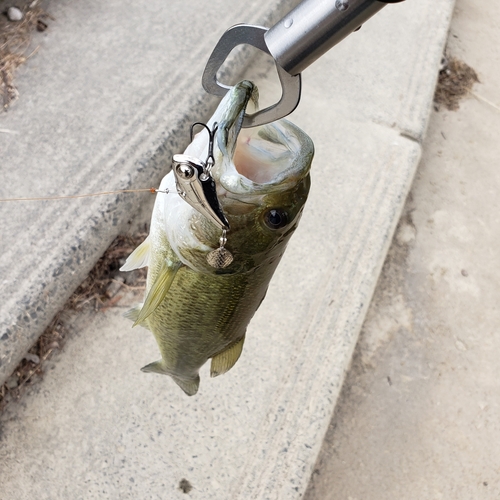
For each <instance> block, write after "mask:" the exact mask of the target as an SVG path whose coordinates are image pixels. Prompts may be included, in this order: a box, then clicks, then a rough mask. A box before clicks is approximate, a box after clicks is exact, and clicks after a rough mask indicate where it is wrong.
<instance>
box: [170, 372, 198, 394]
mask: <svg viewBox="0 0 500 500" xmlns="http://www.w3.org/2000/svg"><path fill="white" fill-rule="evenodd" d="M171 377H172V378H173V379H174V382H175V383H176V384H177V385H178V386H179V387H180V388H181V389H182V390H183V391H184V392H185V393H186V394H187V395H188V396H194V395H195V394H196V393H197V392H198V387H199V386H200V376H199V375H196V377H194V378H188V379H185V378H179V377H174V376H173V375H171Z"/></svg>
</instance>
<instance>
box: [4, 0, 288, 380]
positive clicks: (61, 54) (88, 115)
mask: <svg viewBox="0 0 500 500" xmlns="http://www.w3.org/2000/svg"><path fill="white" fill-rule="evenodd" d="M291 4H293V1H285V0H276V1H273V2H265V3H263V2H252V3H251V4H244V3H241V2H237V3H236V4H235V3H234V2H229V1H228V0H215V1H212V2H210V9H207V8H206V6H207V3H206V2H204V1H202V0H196V1H191V2H189V3H188V4H186V2H184V1H181V0H169V2H168V6H167V5H166V4H165V2H164V1H162V0H153V1H148V2H137V1H131V0H127V1H123V0H119V1H117V0H114V1H110V2H105V3H104V2H100V1H95V0H93V1H86V2H83V3H82V2H72V1H69V0H66V1H60V2H55V3H49V7H48V12H49V14H50V15H51V16H52V17H53V19H54V20H51V21H50V23H49V24H50V26H49V29H47V31H45V32H44V33H43V34H38V35H37V36H36V38H35V40H34V44H38V45H40V49H39V50H38V52H37V54H36V56H35V57H32V58H30V59H29V60H28V61H27V63H26V64H25V65H23V66H22V67H21V68H20V69H19V72H18V76H17V77H16V85H17V87H18V89H19V92H20V99H19V100H18V101H17V102H16V103H15V104H14V105H13V106H12V107H11V108H10V109H9V111H8V112H7V113H2V114H1V115H0V129H2V132H0V151H1V155H2V158H1V168H0V198H17V197H38V196H56V195H69V194H83V193H95V192H100V191H113V190H119V189H130V188H144V187H151V186H157V185H158V183H159V181H160V179H161V178H162V177H163V175H164V173H165V169H166V168H167V166H168V165H170V162H171V157H172V154H174V153H176V152H178V151H181V150H183V149H184V147H185V146H186V144H187V142H188V141H189V126H190V125H191V123H193V122H195V121H198V120H204V119H207V118H208V116H209V115H210V114H211V111H212V110H213V107H214V105H215V104H216V100H215V99H211V98H210V97H209V96H207V94H206V93H205V92H204V91H203V90H202V88H201V75H202V72H203V69H204V66H205V63H206V60H207V59H208V56H209V54H210V53H211V51H212V49H213V47H214V46H215V43H216V42H217V41H218V39H219V37H220V36H221V34H222V33H223V32H224V30H225V29H226V28H227V27H229V26H231V25H233V24H235V23H236V22H241V21H242V20H244V21H247V22H255V23H262V24H269V23H271V22H273V20H277V19H279V18H280V17H281V15H280V13H284V12H286V11H288V10H289V9H290V5H291ZM228 5H231V8H230V9H228V8H227V6H228ZM198 12H203V15H198V14H197V13H198ZM207 27H209V29H207ZM244 58H245V54H242V55H241V57H236V58H235V59H233V64H232V65H231V64H228V66H227V69H226V73H227V74H228V75H231V74H233V75H234V73H235V72H237V71H241V70H242V68H243V61H242V60H243V59H244ZM145 196H148V195H147V194H140V195H138V194H126V195H117V196H108V197H99V198H87V199H79V200H66V201H62V200H59V201H46V202H40V201H37V202H22V203H21V202H16V203H15V204H13V203H10V204H6V203H0V222H1V225H2V236H1V239H0V255H2V259H0V280H1V281H0V282H1V284H2V286H1V287H0V304H1V305H0V383H3V381H4V380H5V378H6V377H7V376H8V375H9V374H10V373H11V372H12V371H13V369H14V368H15V366H16V365H17V363H18V362H19V361H20V360H21V359H22V357H23V356H24V354H25V353H26V351H27V350H28V349H29V347H31V345H32V344H33V343H34V342H35V341H36V340H37V338H38V337H39V336H40V334H41V333H42V332H43V330H44V329H45V327H46V326H47V325H48V323H49V322H50V321H51V319H52V317H53V316H54V315H55V314H56V313H57V312H58V311H59V310H60V309H61V308H62V306H63V304H64V303H65V302H66V300H67V298H68V297H69V296H70V295H71V293H72V292H73V291H74V290H75V289H76V287H77V286H78V285H79V284H80V283H81V282H82V281H83V279H84V278H85V276H86V275H87V274H88V272H89V270H90V269H91V268H92V267H93V265H94V264H95V262H96V261H97V260H98V258H99V257H100V256H101V255H102V254H103V253H104V251H105V250H106V248H107V247H108V246H109V244H110V243H111V241H112V240H113V239H114V238H115V237H116V236H117V234H119V233H120V232H122V231H124V230H126V227H127V223H128V221H129V220H130V218H131V217H133V215H134V214H135V213H136V212H137V207H138V206H139V205H140V203H141V200H142V199H144V197H145Z"/></svg>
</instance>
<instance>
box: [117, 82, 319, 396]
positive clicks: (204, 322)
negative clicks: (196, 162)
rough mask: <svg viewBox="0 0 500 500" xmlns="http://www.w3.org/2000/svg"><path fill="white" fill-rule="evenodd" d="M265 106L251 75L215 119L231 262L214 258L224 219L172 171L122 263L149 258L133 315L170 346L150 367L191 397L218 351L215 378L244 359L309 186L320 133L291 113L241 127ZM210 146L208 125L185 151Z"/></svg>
mask: <svg viewBox="0 0 500 500" xmlns="http://www.w3.org/2000/svg"><path fill="white" fill-rule="evenodd" d="M257 106H258V90H257V87H256V86H255V85H254V84H253V83H252V82H250V81H247V80H243V81H242V82H240V83H238V84H236V85H235V86H233V87H232V88H231V89H230V90H229V91H228V92H227V94H226V96H225V97H224V98H223V99H222V101H221V102H220V104H219V106H218V108H217V109H216V111H215V113H214V115H213V116H212V118H211V119H210V120H209V122H208V123H207V127H208V128H209V129H210V130H215V129H216V131H215V134H214V137H213V146H212V147H213V152H212V153H213V166H212V168H211V172H210V173H211V176H212V177H213V180H214V182H215V186H216V189H217V198H218V201H219V203H220V208H221V209H222V211H223V213H224V216H225V217H226V219H227V223H228V227H229V229H228V230H227V235H226V238H225V241H224V248H225V250H227V252H229V253H230V255H231V256H232V257H233V260H232V262H231V263H230V264H228V265H227V266H226V267H213V265H211V264H210V263H209V262H208V261H207V256H208V255H209V254H210V253H211V252H214V250H217V249H218V248H221V246H222V242H221V227H220V226H218V225H217V224H216V223H214V221H213V220H211V219H210V218H209V217H207V216H206V215H205V214H203V213H201V212H200V211H198V210H196V209H195V208H194V207H193V206H191V205H190V204H189V203H187V202H186V201H185V199H184V198H183V197H182V196H181V195H179V194H178V192H177V188H176V183H175V178H174V173H173V172H172V171H170V172H169V173H168V174H167V175H166V176H165V177H164V178H163V180H162V182H161V184H160V187H159V190H158V193H157V198H156V200H155V205H154V209H153V213H152V218H151V225H150V232H149V235H148V237H147V238H146V239H145V240H144V242H143V243H141V244H140V245H139V246H138V247H137V248H136V249H135V250H134V252H133V253H132V254H131V255H130V256H129V257H128V259H127V260H126V262H125V264H124V265H123V266H122V268H121V270H122V271H131V270H133V269H138V268H141V267H144V266H148V275H147V283H146V292H145V300H144V303H143V304H139V305H138V306H137V307H135V308H134V309H132V310H130V311H129V312H128V313H126V316H127V317H128V318H129V319H131V320H133V321H134V326H136V325H141V326H143V327H145V328H147V329H149V330H150V331H151V332H152V333H153V335H154V337H155V339H156V341H157V344H158V348H159V351H160V353H161V359H159V360H158V361H154V362H153V363H150V364H148V365H146V366H144V367H143V368H142V371H143V372H152V373H158V374H165V375H169V376H170V377H171V378H172V379H173V380H174V381H175V382H176V383H177V385H179V387H180V388H181V389H182V390H183V391H184V392H185V393H186V394H187V395H188V396H192V395H194V394H196V393H197V391H198V388H199V384H200V376H199V370H200V368H201V367H202V366H203V365H204V364H205V363H206V362H207V361H208V360H209V359H211V365H210V376H211V377H216V376H218V375H221V374H223V373H226V372H227V371H228V370H230V369H231V368H232V367H233V366H234V364H235V363H236V362H237V361H238V359H239V357H240V355H241V353H242V349H243V344H244V341H245V334H246V330H247V326H248V324H249V322H250V320H251V319H252V317H253V316H254V314H255V312H256V311H257V309H258V308H259V306H260V304H261V303H262V301H263V300H264V297H265V295H266V291H267V289H268V286H269V282H270V280H271V278H272V276H273V273H274V271H275V269H276V267H277V265H278V263H279V261H280V259H281V257H282V256H283V253H284V252H285V248H286V246H287V244H288V241H289V240H290V237H291V236H292V234H293V232H294V231H295V229H296V228H297V225H298V223H299V220H300V218H301V215H302V212H303V209H304V205H305V202H306V200H307V196H308V193H309V188H310V168H311V162H312V159H313V155H314V146H313V142H312V140H311V139H310V138H309V137H308V136H307V134H306V133H305V132H303V131H302V130H301V129H300V128H299V127H297V126H296V125H294V124H292V123H291V122H289V121H287V120H285V119H281V120H279V121H276V122H273V123H270V124H267V125H263V126H260V127H254V128H242V122H243V117H244V115H245V113H246V112H248V111H249V110H250V109H255V108H256V107H257ZM208 149H209V138H208V135H207V133H206V132H204V131H201V132H199V133H198V134H197V135H196V136H195V137H194V139H193V140H192V142H191V144H189V146H188V147H187V149H186V150H185V152H184V154H185V155H188V156H189V157H191V158H205V157H207V152H208Z"/></svg>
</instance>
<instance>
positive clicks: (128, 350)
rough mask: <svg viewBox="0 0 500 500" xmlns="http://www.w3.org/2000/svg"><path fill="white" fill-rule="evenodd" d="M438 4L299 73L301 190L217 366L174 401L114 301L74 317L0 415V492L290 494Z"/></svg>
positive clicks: (141, 338) (443, 9) (425, 75)
mask: <svg viewBox="0 0 500 500" xmlns="http://www.w3.org/2000/svg"><path fill="white" fill-rule="evenodd" d="M453 3H454V2H453V1H451V0H450V1H448V0H446V1H444V0H443V1H440V2H436V1H435V0H426V1H421V2H419V4H418V5H417V4H416V3H411V2H406V3H404V4H401V5H397V6H391V7H390V8H389V7H387V8H386V9H384V11H383V12H381V13H380V14H379V15H377V16H376V17H375V18H374V19H372V20H371V21H370V22H369V23H367V24H366V25H365V26H364V27H363V29H362V30H361V31H359V32H358V33H357V34H356V35H355V36H352V37H350V38H349V39H348V40H346V41H345V42H343V43H342V44H341V45H340V46H339V47H337V48H336V50H335V51H332V52H331V53H329V54H328V55H327V56H325V57H324V58H322V59H321V61H318V63H317V64H315V65H314V66H313V67H312V68H310V69H308V70H307V72H306V74H305V75H304V97H303V101H302V103H301V106H299V108H298V110H297V111H296V112H295V113H294V115H293V117H292V118H293V120H294V122H296V123H297V124H298V125H299V126H301V127H302V128H303V129H304V130H306V131H307V132H308V133H309V134H310V135H311V137H312V138H313V140H314V142H315V144H316V148H317V154H316V159H315V163H314V165H313V171H312V175H313V187H312V190H311V194H310V198H309V201H308V204H307V206H306V210H305V213H304V216H303V219H302V222H301V225H300V227H299V229H298V230H297V232H296V233H295V235H294V238H293V239H292V242H291V244H290V246H289V249H288V250H287V253H285V256H284V259H283V261H282V264H281V265H280V268H279V269H278V272H277V274H276V276H275V278H274V281H273V282H272V284H271V287H270V289H269V292H268V295H267V297H266V300H265V301H264V303H263V306H262V307H261V309H260V310H259V312H258V314H257V315H256V317H255V318H254V320H253V322H252V323H251V325H250V328H249V331H248V335H247V341H246V345H245V349H244V352H243V355H242V358H241V359H240V360H239V362H238V364H237V365H236V366H235V367H234V368H233V369H232V370H231V372H230V373H228V374H226V375H225V376H223V377H220V378H218V379H214V380H210V379H209V378H208V377H207V371H206V370H205V371H204V373H202V384H201V387H200V392H199V394H198V395H197V396H196V397H194V398H187V397H186V396H185V395H183V394H182V393H181V391H179V389H178V388H177V387H176V386H175V384H174V383H173V382H172V381H170V380H168V379H167V378H166V377H154V376H147V375H145V374H143V373H141V372H139V367H140V366H143V365H144V364H145V363H147V362H149V361H151V360H152V359H154V358H155V356H156V355H157V350H156V346H155V344H154V340H153V338H152V336H151V335H150V334H149V333H148V332H145V331H140V330H131V329H130V323H129V322H127V321H126V320H124V319H122V318H121V313H122V311H123V309H124V308H128V307H129V304H127V303H125V302H123V303H122V304H120V305H119V306H118V307H116V308H114V309H111V310H108V311H107V312H106V313H101V314H97V315H90V316H89V315H87V316H81V317H76V318H74V320H73V323H72V325H73V326H72V329H73V336H72V338H71V339H70V340H69V341H68V342H67V344H66V348H65V350H64V352H63V353H61V355H60V356H58V358H57V359H55V360H54V363H53V369H52V370H50V371H49V372H48V373H47V374H46V376H45V378H44V380H43V381H42V382H41V383H40V384H39V385H37V386H35V387H34V388H33V389H32V390H31V394H28V395H27V396H26V397H25V398H23V400H22V401H21V402H20V403H19V404H12V405H10V407H9V408H8V410H7V411H6V412H5V414H4V415H3V416H2V417H1V425H2V442H1V447H0V464H1V465H0V467H1V468H2V470H1V475H2V476H1V477H2V481H3V484H2V491H3V492H5V494H6V495H7V496H8V497H12V496H13V495H15V497H16V498H21V499H23V498H28V497H31V496H32V494H33V493H34V492H35V493H36V494H37V496H38V497H39V498H66V497H68V495H72V496H73V497H74V498H120V499H126V498H134V499H135V498H176V497H182V496H183V495H184V493H182V492H181V491H180V490H179V489H178V486H179V482H180V481H181V480H182V479H183V478H184V479H187V480H188V481H189V482H190V483H191V484H192V486H193V489H192V490H191V492H190V493H189V495H190V496H192V497H193V498H203V499H205V498H218V499H220V498H228V499H233V498H241V499H261V498H270V499H275V498H276V499H288V498H290V499H292V498H293V499H295V498H300V497H301V496H302V494H303V493H304V491H305V489H306V486H307V483H308V481H309V478H310V474H311V472H312V469H313V466H314V463H315V460H316V457H317V455H318V453H319V450H320V447H321V443H322V440H323V437H324V435H325V432H326V429H327V427H328V424H329V422H330V419H331V415H332V413H333V409H334V407H335V403H336V399H337V396H338V393H339V391H340V387H341V385H342V382H343V378H344V374H345V372H346V370H347V368H348V365H349V363H350V359H351V354H352V351H353V349H354V346H355V344H356V340H357V336H358V333H359V330H360V328H361V325H362V322H363V319H364V316H365V313H366V310H367V308H368V304H369V302H370V299H371V296H372V293H373V290H374V288H375V284H376V280H377V277H378V275H379V272H380V269H381V266H382V263H383V261H384V258H385V255H386V252H387V249H388V247H389V244H390V241H391V239H392V234H393V231H394V228H395V226H396V224H397V221H398V220H399V216H400V213H401V210H402V207H403V203H404V200H405V198H406V194H407V192H408V190H409V187H410V185H411V181H412V179H413V175H414V172H415V169H416V166H417V164H418V161H419V158H420V154H421V146H420V141H421V139H422V137H423V135H424V132H425V129H426V126H427V118H428V115H429V111H430V108H431V104H432V95H433V90H434V85H435V81H436V77H437V71H438V67H439V63H440V59H441V54H442V50H443V46H444V42H445V40H446V33H447V29H448V23H449V19H450V16H451V11H452V7H453ZM239 20H241V18H240V19H239ZM396 40H397V43H395V41H396ZM203 62H204V61H203ZM202 65H203V64H201V66H202ZM267 69H268V68H267V67H265V66H260V67H259V69H258V70H256V73H259V72H260V73H263V74H264V75H261V76H262V78H261V79H260V80H259V79H258V80H257V83H258V84H259V85H260V88H261V93H262V94H263V95H267V94H268V92H269V93H271V92H272V87H273V85H272V84H271V83H270V81H269V79H268V78H267V76H266V75H267V74H268V73H269V72H268V71H267ZM200 74H201V73H200ZM258 76H259V75H258ZM181 104H183V105H187V103H184V102H183V103H181ZM175 109H177V110H178V111H180V110H183V108H182V107H180V104H179V107H176V108H175ZM148 112H151V108H148ZM158 114H161V110H159V111H158V112H157V113H155V114H154V116H157V115H158ZM197 118H200V116H198V117H197ZM188 123H189V122H188ZM141 130H142V129H141ZM158 133H159V132H158ZM138 144H141V143H140V142H138ZM144 154H145V153H144ZM164 154H165V156H166V153H164ZM125 163H126V162H124V163H123V164H120V172H121V169H122V168H124V167H123V165H124V164H125ZM158 165H159V164H158ZM158 168H159V167H158ZM149 184H150V182H148V183H147V185H149ZM143 185H144V184H143ZM84 206H86V207H87V206H90V205H84ZM80 210H83V209H82V208H80ZM85 210H87V209H85ZM87 213H88V212H87ZM67 224H69V222H67ZM118 225H119V224H118Z"/></svg>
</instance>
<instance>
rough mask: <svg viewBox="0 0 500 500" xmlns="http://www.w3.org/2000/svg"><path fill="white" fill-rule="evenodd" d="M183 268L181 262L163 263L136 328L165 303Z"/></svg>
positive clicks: (138, 317) (136, 321) (137, 318)
mask: <svg viewBox="0 0 500 500" xmlns="http://www.w3.org/2000/svg"><path fill="white" fill-rule="evenodd" d="M181 267H182V263H181V262H175V263H173V264H171V265H169V264H168V263H167V261H166V260H164V261H163V263H162V265H161V268H160V272H159V273H158V276H157V277H156V280H155V282H154V284H153V286H152V287H151V289H150V290H149V293H148V296H147V297H146V300H145V301H144V305H143V306H142V309H141V310H140V312H139V314H138V315H137V317H136V319H135V323H134V326H136V325H140V324H141V323H143V322H144V320H145V319H146V318H147V317H148V316H149V315H151V314H152V313H153V312H154V310H155V309H156V308H157V307H158V306H159V305H160V304H161V303H162V302H163V299H165V297H166V295H167V293H168V290H169V289H170V286H171V285H172V282H173V281H174V278H175V275H176V274H177V271H178V270H179V269H180V268H181Z"/></svg>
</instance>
